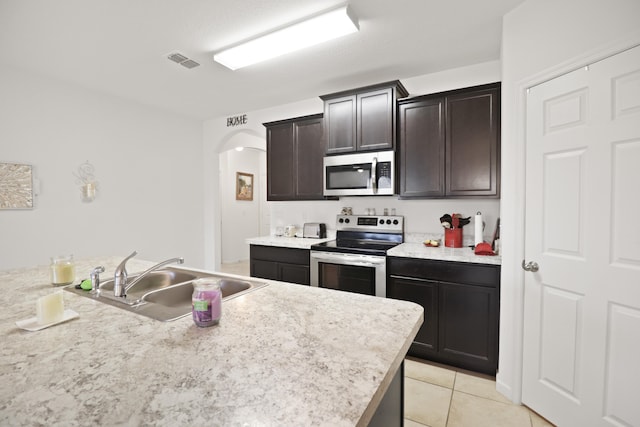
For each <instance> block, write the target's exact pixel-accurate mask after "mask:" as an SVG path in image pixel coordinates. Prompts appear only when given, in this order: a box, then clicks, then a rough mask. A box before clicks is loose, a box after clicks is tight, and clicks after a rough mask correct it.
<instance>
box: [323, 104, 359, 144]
mask: <svg viewBox="0 0 640 427" xmlns="http://www.w3.org/2000/svg"><path fill="white" fill-rule="evenodd" d="M324 119H325V138H326V152H327V154H338V153H348V152H351V151H355V149H356V96H355V95H350V96H344V97H341V98H335V99H330V100H326V101H325V103H324Z"/></svg>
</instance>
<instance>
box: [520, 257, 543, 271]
mask: <svg viewBox="0 0 640 427" xmlns="http://www.w3.org/2000/svg"><path fill="white" fill-rule="evenodd" d="M522 269H523V270H524V271H531V272H532V273H535V272H536V271H538V270H539V269H540V266H539V265H538V263H537V262H534V261H529V262H527V263H525V261H524V260H522Z"/></svg>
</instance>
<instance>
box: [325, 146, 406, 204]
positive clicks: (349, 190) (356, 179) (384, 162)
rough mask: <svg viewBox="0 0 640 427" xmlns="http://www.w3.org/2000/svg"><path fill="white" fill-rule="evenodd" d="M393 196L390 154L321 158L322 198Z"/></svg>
mask: <svg viewBox="0 0 640 427" xmlns="http://www.w3.org/2000/svg"><path fill="white" fill-rule="evenodd" d="M394 193H395V168H394V153H393V151H378V152H370V153H356V154H340V155H337V156H327V157H325V158H324V195H325V196H389V195H393V194H394Z"/></svg>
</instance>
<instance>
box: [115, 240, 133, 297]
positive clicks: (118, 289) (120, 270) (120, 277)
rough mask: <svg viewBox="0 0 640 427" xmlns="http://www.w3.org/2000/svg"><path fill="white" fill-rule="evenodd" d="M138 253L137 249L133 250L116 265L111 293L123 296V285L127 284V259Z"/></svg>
mask: <svg viewBox="0 0 640 427" xmlns="http://www.w3.org/2000/svg"><path fill="white" fill-rule="evenodd" d="M136 255H138V252H137V251H133V253H132V254H131V255H129V256H128V257H126V258H125V259H123V260H122V262H121V263H120V265H118V267H116V271H115V273H114V274H113V294H114V295H115V296H117V297H122V296H125V295H126V293H125V290H124V287H125V286H126V285H127V267H126V264H127V261H129V260H130V259H131V258H133V257H134V256H136Z"/></svg>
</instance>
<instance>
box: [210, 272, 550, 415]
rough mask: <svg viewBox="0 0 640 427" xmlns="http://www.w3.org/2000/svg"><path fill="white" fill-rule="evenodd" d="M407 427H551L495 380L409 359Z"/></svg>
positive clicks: (406, 372)
mask: <svg viewBox="0 0 640 427" xmlns="http://www.w3.org/2000/svg"><path fill="white" fill-rule="evenodd" d="M220 270H221V271H222V272H225V273H231V274H239V275H243V276H248V275H249V261H240V262H235V263H225V264H222V265H221V267H220ZM404 384H405V385H404V387H405V407H404V416H405V426H406V427H425V426H426V427H468V426H473V427H485V426H490V427H548V426H552V425H553V424H550V423H549V422H548V421H546V420H545V419H544V418H542V417H540V416H539V415H538V414H536V413H535V412H533V411H531V410H530V409H528V408H527V407H526V406H522V405H514V404H513V403H511V402H510V401H509V400H507V399H506V398H505V397H504V396H502V395H501V394H500V393H498V392H497V391H496V382H495V378H493V377H490V376H486V375H481V374H477V373H474V372H469V371H464V370H459V369H456V368H452V367H449V366H444V365H439V364H435V363H429V362H426V361H424V360H420V359H415V358H411V357H408V358H407V359H406V362H405V383H404Z"/></svg>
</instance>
